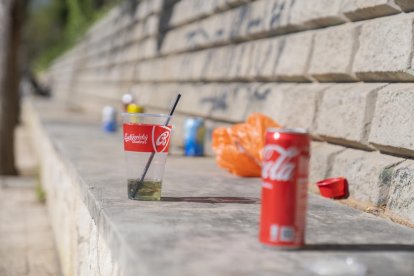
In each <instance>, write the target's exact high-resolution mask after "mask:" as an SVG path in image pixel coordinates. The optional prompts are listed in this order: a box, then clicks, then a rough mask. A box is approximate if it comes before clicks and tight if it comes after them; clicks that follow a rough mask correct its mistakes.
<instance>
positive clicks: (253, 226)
mask: <svg viewBox="0 0 414 276" xmlns="http://www.w3.org/2000/svg"><path fill="white" fill-rule="evenodd" d="M36 106H37V107H36V110H38V111H39V112H41V113H40V114H41V118H42V119H41V120H42V123H40V122H39V121H38V119H37V118H38V117H37V116H34V113H31V116H27V117H26V118H27V119H30V122H31V123H30V126H31V127H32V129H33V133H34V136H33V137H34V138H35V139H36V141H38V142H37V143H36V145H37V146H38V147H40V150H41V151H42V153H43V155H42V156H43V159H42V160H41V162H42V170H44V171H43V173H42V178H43V181H44V182H45V184H46V189H47V192H48V194H49V195H50V197H51V199H53V200H52V201H51V202H49V205H48V208H49V211H50V212H51V213H50V215H51V217H52V223H53V227H54V229H55V235H57V240H58V242H59V252H60V254H61V256H62V259H64V260H67V261H68V263H73V264H76V263H77V262H82V264H83V265H82V266H80V267H81V269H82V270H78V271H77V273H76V274H85V275H94V274H99V273H100V274H102V275H119V274H122V275H127V276H128V275H137V274H139V275H154V274H159V275H160V274H168V275H194V274H197V275H212V274H214V275H218V274H220V275H234V274H237V275H252V274H260V275H274V274H275V273H276V274H283V275H298V274H305V275H306V274H309V271H308V267H309V263H314V262H315V261H316V260H320V259H325V260H326V258H328V257H329V258H345V257H353V258H356V259H358V260H359V261H360V262H362V263H363V264H365V265H366V266H367V268H368V270H369V271H370V273H373V274H374V275H394V274H398V275H412V273H413V272H414V266H413V265H412V262H411V260H412V258H413V253H412V250H411V249H412V247H414V235H413V230H412V229H410V228H406V227H403V226H400V225H396V224H393V223H392V222H390V221H386V220H383V219H380V218H378V217H374V216H372V215H370V214H366V213H362V212H361V211H357V210H353V209H351V208H349V207H346V206H344V205H341V204H338V203H336V202H333V201H330V200H326V199H323V198H320V197H317V196H310V202H309V214H308V227H307V231H308V232H307V244H308V246H307V248H306V250H301V251H295V252H286V251H274V250H268V249H266V248H264V247H263V246H261V245H260V243H259V242H258V241H257V231H258V229H257V221H258V216H259V204H258V203H257V199H258V197H259V195H260V189H261V184H260V180H259V179H248V178H238V177H234V176H231V175H229V174H228V173H227V172H225V171H223V170H220V169H218V168H217V167H216V166H215V165H214V161H213V160H211V159H192V158H191V159H185V158H180V157H175V156H170V157H169V158H168V161H167V168H166V173H165V177H164V182H163V200H162V201H160V202H143V201H130V200H127V198H126V193H127V192H126V187H125V185H126V183H125V179H124V170H123V162H122V160H123V156H122V155H123V154H122V144H121V141H122V139H121V135H115V136H114V135H107V134H104V133H102V132H101V131H100V128H99V124H98V121H95V122H96V123H94V122H93V120H92V117H89V116H88V115H87V114H83V115H80V114H72V116H67V114H65V112H63V110H64V109H62V108H61V107H58V106H56V105H54V104H52V105H43V104H39V103H37V105H36ZM49 108H51V109H49ZM53 108H54V110H53ZM25 110H26V111H28V112H29V111H31V109H30V108H26V109H25ZM56 110H59V111H60V112H57V113H56V112H55V111H56ZM32 111H33V110H32ZM33 112H34V111H33ZM43 127H44V128H43ZM38 135H40V136H38ZM49 137H50V139H51V140H52V141H53V144H54V145H55V146H54V147H53V146H52V143H51V141H50V140H49ZM91 137H94V143H90V141H91V140H90V139H91ZM86 144H88V145H89V146H88V147H85V146H84V145H86ZM108 160H110V162H108ZM52 165H53V166H52ZM52 167H53V169H51V168H52ZM242 203H244V204H242ZM338 218H340V219H338ZM88 233H89V234H88ZM81 244H83V245H82V246H83V247H82V248H83V249H81V248H80V246H81ZM326 251H328V252H326ZM75 252H77V253H75ZM85 252H89V254H88V255H87V256H85V255H84V254H85ZM85 260H86V261H85ZM137 260H139V262H138V264H139V265H137ZM269 260H273V261H271V262H269ZM234 263H237V264H238V265H237V266H234ZM86 264H89V266H88V267H86V266H87V265H86ZM68 268H70V265H67V266H66V269H68ZM65 271H69V272H66V273H67V274H70V273H74V271H73V270H72V271H70V270H65ZM98 271H99V272H98Z"/></svg>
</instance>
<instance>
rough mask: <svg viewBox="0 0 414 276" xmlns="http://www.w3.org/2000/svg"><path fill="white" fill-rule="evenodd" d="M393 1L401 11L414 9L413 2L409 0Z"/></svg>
mask: <svg viewBox="0 0 414 276" xmlns="http://www.w3.org/2000/svg"><path fill="white" fill-rule="evenodd" d="M394 2H395V3H396V4H397V5H398V6H400V8H401V9H402V10H403V11H406V12H409V11H414V2H413V1H411V0H394Z"/></svg>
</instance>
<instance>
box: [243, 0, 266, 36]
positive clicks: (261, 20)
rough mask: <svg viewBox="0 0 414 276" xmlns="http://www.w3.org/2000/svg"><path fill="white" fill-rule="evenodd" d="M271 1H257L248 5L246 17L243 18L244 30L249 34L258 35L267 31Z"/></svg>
mask: <svg viewBox="0 0 414 276" xmlns="http://www.w3.org/2000/svg"><path fill="white" fill-rule="evenodd" d="M268 5H269V1H255V2H253V3H250V4H249V5H248V7H249V10H248V12H247V15H246V19H245V20H243V21H242V22H243V25H242V28H243V29H244V30H243V31H242V34H243V33H246V35H247V36H253V37H254V36H256V35H258V34H260V33H263V32H264V31H265V27H266V26H265V25H266V23H267V22H266V19H267V18H268V17H269V14H270V9H268Z"/></svg>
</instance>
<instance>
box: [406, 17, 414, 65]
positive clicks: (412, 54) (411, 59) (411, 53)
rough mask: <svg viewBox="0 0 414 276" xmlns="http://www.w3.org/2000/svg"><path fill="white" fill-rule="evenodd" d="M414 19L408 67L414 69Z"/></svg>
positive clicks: (413, 21)
mask: <svg viewBox="0 0 414 276" xmlns="http://www.w3.org/2000/svg"><path fill="white" fill-rule="evenodd" d="M413 41H414V20H412V21H411V52H410V55H409V58H408V65H407V68H408V69H409V70H410V71H412V62H413V58H414V43H412V42H413Z"/></svg>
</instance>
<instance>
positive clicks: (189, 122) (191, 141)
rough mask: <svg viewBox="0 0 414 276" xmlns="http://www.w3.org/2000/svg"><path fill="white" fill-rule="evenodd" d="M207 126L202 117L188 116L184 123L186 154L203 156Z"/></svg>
mask: <svg viewBox="0 0 414 276" xmlns="http://www.w3.org/2000/svg"><path fill="white" fill-rule="evenodd" d="M205 133H206V127H205V125H204V120H203V119H202V118H199V117H197V118H188V119H186V120H185V125H184V155H185V156H203V155H204V137H205Z"/></svg>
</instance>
